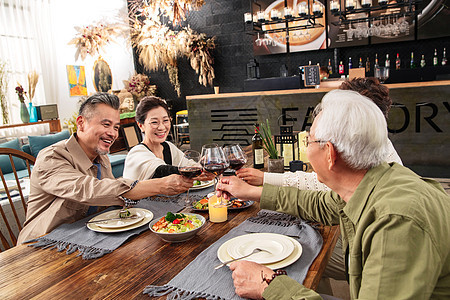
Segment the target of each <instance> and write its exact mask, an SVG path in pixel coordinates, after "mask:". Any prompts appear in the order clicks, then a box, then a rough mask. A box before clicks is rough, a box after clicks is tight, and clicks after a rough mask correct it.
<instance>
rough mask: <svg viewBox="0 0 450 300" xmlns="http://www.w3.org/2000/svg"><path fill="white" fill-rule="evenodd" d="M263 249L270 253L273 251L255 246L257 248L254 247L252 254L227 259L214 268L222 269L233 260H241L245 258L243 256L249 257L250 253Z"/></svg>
mask: <svg viewBox="0 0 450 300" xmlns="http://www.w3.org/2000/svg"><path fill="white" fill-rule="evenodd" d="M261 251H266V252H268V253H269V254H270V253H271V252H270V251H268V250H265V249H261V248H255V249H253V251H252V252H251V253H250V254H247V255H244V256H241V257H238V258H234V259H230V260H227V261H225V262H223V263H221V264H220V265H217V266H215V267H214V269H215V270H217V269H220V268H222V267H223V266H225V265H227V264H229V263H231V262H233V261H236V260H241V259H243V258H247V257H249V256H250V255H253V254H256V253H258V252H261Z"/></svg>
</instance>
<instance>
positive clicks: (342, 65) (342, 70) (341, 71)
mask: <svg viewBox="0 0 450 300" xmlns="http://www.w3.org/2000/svg"><path fill="white" fill-rule="evenodd" d="M339 74H341V75H342V74H344V64H343V63H342V60H341V62H340V64H339Z"/></svg>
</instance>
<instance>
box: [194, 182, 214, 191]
mask: <svg viewBox="0 0 450 300" xmlns="http://www.w3.org/2000/svg"><path fill="white" fill-rule="evenodd" d="M212 185H214V180H209V181H200V180H194V186H193V187H191V188H190V189H189V190H190V191H195V190H201V189H206V188H207V187H210V186H212Z"/></svg>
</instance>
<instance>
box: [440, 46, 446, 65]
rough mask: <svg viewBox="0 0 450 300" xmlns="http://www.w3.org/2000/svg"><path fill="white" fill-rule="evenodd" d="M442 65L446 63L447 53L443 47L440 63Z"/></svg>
mask: <svg viewBox="0 0 450 300" xmlns="http://www.w3.org/2000/svg"><path fill="white" fill-rule="evenodd" d="M441 64H442V65H443V66H445V65H446V64H447V54H446V53H445V48H444V53H442V63H441Z"/></svg>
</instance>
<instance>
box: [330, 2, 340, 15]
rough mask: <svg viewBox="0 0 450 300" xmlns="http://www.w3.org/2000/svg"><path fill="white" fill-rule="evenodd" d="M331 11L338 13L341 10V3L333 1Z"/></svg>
mask: <svg viewBox="0 0 450 300" xmlns="http://www.w3.org/2000/svg"><path fill="white" fill-rule="evenodd" d="M330 10H331V12H332V13H333V14H335V13H337V12H338V11H339V10H340V5H339V1H331V3H330Z"/></svg>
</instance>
